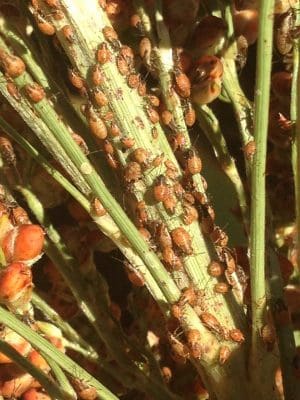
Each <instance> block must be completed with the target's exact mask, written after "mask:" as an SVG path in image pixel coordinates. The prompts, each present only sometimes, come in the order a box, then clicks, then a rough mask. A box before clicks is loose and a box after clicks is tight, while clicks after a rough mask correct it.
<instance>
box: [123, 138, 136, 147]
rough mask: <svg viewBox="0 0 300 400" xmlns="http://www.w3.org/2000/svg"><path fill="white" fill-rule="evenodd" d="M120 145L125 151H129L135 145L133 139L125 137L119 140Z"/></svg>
mask: <svg viewBox="0 0 300 400" xmlns="http://www.w3.org/2000/svg"><path fill="white" fill-rule="evenodd" d="M121 143H122V146H123V147H124V148H125V149H131V148H132V147H133V146H134V145H135V139H134V138H131V137H128V136H126V137H123V138H122V139H121Z"/></svg>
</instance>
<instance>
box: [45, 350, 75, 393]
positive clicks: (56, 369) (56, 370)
mask: <svg viewBox="0 0 300 400" xmlns="http://www.w3.org/2000/svg"><path fill="white" fill-rule="evenodd" d="M42 355H43V357H45V359H46V361H47V363H48V364H49V367H50V368H51V372H52V374H53V375H54V376H55V379H56V381H57V383H58V384H59V386H60V387H63V388H64V391H65V392H66V393H68V395H69V397H70V398H71V399H76V398H77V395H76V393H75V391H74V389H73V387H72V385H71V384H70V382H69V381H68V378H67V377H66V375H65V373H64V371H63V370H62V368H61V367H60V366H59V365H58V364H56V362H55V361H53V360H52V359H51V358H50V357H48V356H46V355H45V354H44V353H42Z"/></svg>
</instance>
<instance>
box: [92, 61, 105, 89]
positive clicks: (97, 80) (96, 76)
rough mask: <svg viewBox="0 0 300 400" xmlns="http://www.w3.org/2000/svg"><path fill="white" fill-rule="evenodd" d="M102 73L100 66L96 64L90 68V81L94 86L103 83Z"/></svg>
mask: <svg viewBox="0 0 300 400" xmlns="http://www.w3.org/2000/svg"><path fill="white" fill-rule="evenodd" d="M104 79H105V78H104V75H103V72H102V71H101V68H100V66H99V65H98V64H96V65H94V67H93V69H92V81H93V84H94V85H96V86H100V85H102V84H103V83H104Z"/></svg>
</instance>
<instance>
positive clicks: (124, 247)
mask: <svg viewBox="0 0 300 400" xmlns="http://www.w3.org/2000/svg"><path fill="white" fill-rule="evenodd" d="M0 126H1V127H2V129H3V130H4V131H5V132H6V133H7V134H8V135H9V136H10V137H12V138H13V139H14V140H15V141H16V142H17V143H18V144H19V145H20V146H22V147H23V148H24V150H26V151H27V152H28V154H30V155H31V156H32V157H33V158H34V159H35V161H36V162H37V163H38V164H40V165H41V166H42V167H43V168H45V170H46V171H47V172H48V173H49V175H51V176H52V178H54V179H55V180H56V181H57V182H58V183H59V184H60V185H61V186H62V187H63V188H64V189H65V190H66V191H67V192H68V193H69V194H70V195H71V196H72V197H73V198H74V199H76V200H77V201H78V202H79V204H80V205H81V206H82V207H83V208H84V209H85V210H86V211H87V212H88V213H89V214H90V215H91V218H92V219H93V220H94V221H95V223H96V225H97V226H98V228H99V229H100V230H101V231H102V232H103V233H104V234H105V235H107V236H108V237H109V238H110V239H111V240H112V241H113V242H114V243H115V244H116V245H117V246H118V248H119V249H120V250H121V252H122V253H123V254H124V256H125V257H126V258H127V259H128V260H129V261H130V263H131V264H132V265H133V266H134V267H136V268H137V270H138V272H140V273H141V274H142V275H143V277H144V278H145V282H146V285H147V287H148V289H149V291H150V293H151V295H152V296H153V297H154V298H155V300H156V301H157V303H158V304H159V305H160V307H161V308H162V310H163V311H164V312H165V311H166V303H167V301H166V298H165V296H164V295H163V293H162V291H161V290H160V288H159V286H158V285H157V283H156V282H155V280H154V279H153V277H152V275H151V273H150V272H149V270H148V269H147V267H146V266H145V264H144V263H143V261H142V259H141V258H140V257H139V256H138V255H137V253H136V252H134V250H133V249H132V248H131V247H130V246H129V245H128V243H127V242H126V240H124V238H123V236H122V234H121V232H120V230H119V228H118V226H117V225H116V224H115V223H114V221H113V220H112V218H111V217H110V216H109V215H108V214H107V215H105V216H103V217H98V216H95V215H94V214H93V212H92V207H91V205H90V202H89V201H88V200H87V199H86V198H85V197H84V196H83V195H82V194H81V193H80V192H79V190H77V189H76V188H75V187H74V185H72V184H71V183H70V182H69V181H68V180H67V179H66V178H65V177H64V176H63V175H62V174H61V173H60V172H58V171H57V170H56V169H55V168H53V166H52V165H51V164H50V163H49V162H47V160H46V159H45V158H44V157H43V156H42V155H41V153H39V152H38V151H37V150H36V149H35V148H34V147H33V146H32V145H31V144H30V143H29V142H28V141H27V140H26V139H25V138H24V137H23V136H21V135H20V134H19V133H18V132H17V131H16V130H15V129H14V128H12V127H11V126H10V125H9V124H8V123H7V122H6V121H5V120H4V119H3V118H2V117H1V116H0Z"/></svg>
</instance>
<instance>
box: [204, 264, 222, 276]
mask: <svg viewBox="0 0 300 400" xmlns="http://www.w3.org/2000/svg"><path fill="white" fill-rule="evenodd" d="M224 271H225V267H224V265H223V264H221V263H220V262H219V261H212V262H211V263H210V264H209V266H208V267H207V272H208V274H209V275H210V276H213V277H215V278H218V277H219V276H221V275H222V274H223V273H224Z"/></svg>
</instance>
